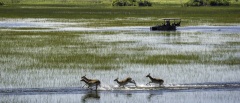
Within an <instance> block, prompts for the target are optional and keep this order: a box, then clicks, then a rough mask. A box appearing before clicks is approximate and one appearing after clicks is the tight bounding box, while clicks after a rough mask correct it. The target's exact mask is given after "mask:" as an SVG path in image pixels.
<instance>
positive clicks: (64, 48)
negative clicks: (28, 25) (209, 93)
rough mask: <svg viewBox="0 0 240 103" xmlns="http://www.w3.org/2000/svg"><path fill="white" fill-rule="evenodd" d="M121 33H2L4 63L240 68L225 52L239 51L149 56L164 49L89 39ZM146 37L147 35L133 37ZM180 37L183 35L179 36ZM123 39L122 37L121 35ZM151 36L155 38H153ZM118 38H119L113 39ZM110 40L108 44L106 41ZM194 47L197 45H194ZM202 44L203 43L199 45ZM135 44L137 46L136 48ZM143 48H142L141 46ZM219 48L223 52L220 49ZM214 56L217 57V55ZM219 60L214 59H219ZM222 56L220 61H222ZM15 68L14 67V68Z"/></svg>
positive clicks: (103, 67) (0, 43)
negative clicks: (185, 65) (213, 65)
mask: <svg viewBox="0 0 240 103" xmlns="http://www.w3.org/2000/svg"><path fill="white" fill-rule="evenodd" d="M118 34H119V32H86V31H84V32H64V31H63V32H60V31H59V32H33V31H1V34H0V36H1V38H0V54H1V56H0V57H1V59H0V64H1V65H4V64H6V63H10V64H12V65H15V67H16V68H15V69H36V68H37V69H40V68H52V69H54V68H56V69H66V68H74V69H79V68H82V69H96V70H111V69H119V68H123V67H125V66H127V65H131V64H144V65H159V64H169V65H174V64H191V63H199V64H217V65H224V64H227V65H238V64H239V58H238V57H231V56H233V55H232V54H231V55H229V57H227V58H224V56H226V55H225V53H227V52H231V53H233V54H234V53H237V52H238V50H237V49H234V48H233V50H234V51H233V50H232V49H228V48H229V47H226V48H225V51H223V50H222V49H220V48H221V47H222V46H221V45H219V47H216V48H217V49H216V51H213V52H212V53H211V52H210V53H195V52H190V53H177V54H175V53H166V54H159V53H157V54H149V53H146V52H148V51H160V49H161V50H163V49H164V48H156V47H154V46H151V45H150V44H149V46H148V45H144V44H143V45H140V44H139V43H140V42H141V41H139V40H135V39H129V40H121V39H120V40H118V39H115V40H111V39H110V38H109V39H110V40H108V38H104V39H103V40H102V39H101V38H89V37H91V35H92V36H96V35H98V36H109V37H112V36H113V35H118ZM126 34H127V35H134V36H140V37H142V36H143V34H139V35H136V34H132V33H127V32H126ZM157 35H159V36H162V37H163V38H166V39H167V38H172V37H175V36H176V35H172V36H171V35H165V34H164V32H163V34H153V35H152V36H157ZM177 35H181V34H179V33H177ZM121 36H124V35H122V33H121ZM149 36H151V35H149ZM113 37H114V38H115V37H117V36H113ZM105 39H107V41H106V40H105ZM191 43H192V42H187V44H186V43H184V42H179V43H178V42H169V43H168V45H175V46H179V44H181V45H182V44H186V45H192V44H191ZM193 44H195V43H194V42H193ZM197 44H198V45H200V43H197ZM133 45H135V46H133ZM137 45H139V46H137ZM226 45H231V46H238V45H239V43H238V42H227V44H226ZM218 48H219V49H218ZM231 50H232V51H231ZM213 54H214V55H213ZM220 55H222V56H220ZM216 57H217V59H214V58H216ZM219 57H220V59H218V58H219ZM11 67H12V66H11Z"/></svg>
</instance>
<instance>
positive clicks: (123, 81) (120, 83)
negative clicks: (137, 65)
mask: <svg viewBox="0 0 240 103" xmlns="http://www.w3.org/2000/svg"><path fill="white" fill-rule="evenodd" d="M114 81H116V82H117V83H118V85H119V87H121V86H123V87H124V85H126V84H128V83H133V84H134V85H135V86H137V85H136V82H135V81H134V80H132V78H130V77H127V78H126V79H124V80H121V81H119V80H118V78H116V79H115V80H114Z"/></svg>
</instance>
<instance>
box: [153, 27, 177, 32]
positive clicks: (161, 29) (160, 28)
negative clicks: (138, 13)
mask: <svg viewBox="0 0 240 103" xmlns="http://www.w3.org/2000/svg"><path fill="white" fill-rule="evenodd" d="M150 30H151V31H174V30H177V29H176V26H153V27H150Z"/></svg>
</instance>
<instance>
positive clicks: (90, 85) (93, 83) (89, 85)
mask: <svg viewBox="0 0 240 103" xmlns="http://www.w3.org/2000/svg"><path fill="white" fill-rule="evenodd" d="M81 81H83V82H85V83H86V84H87V85H88V88H90V87H93V86H96V90H97V88H98V86H99V85H100V84H101V82H100V81H99V80H91V81H88V80H86V79H82V80H81ZM86 84H85V85H86ZM85 85H84V86H85ZM84 86H83V87H84Z"/></svg>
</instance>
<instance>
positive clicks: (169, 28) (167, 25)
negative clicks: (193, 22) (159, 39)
mask: <svg viewBox="0 0 240 103" xmlns="http://www.w3.org/2000/svg"><path fill="white" fill-rule="evenodd" d="M163 20H164V23H162V25H156V26H153V27H150V30H151V31H174V30H177V29H176V27H177V26H180V24H181V19H180V18H163ZM176 21H178V22H177V23H176ZM171 22H173V23H172V24H171Z"/></svg>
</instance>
